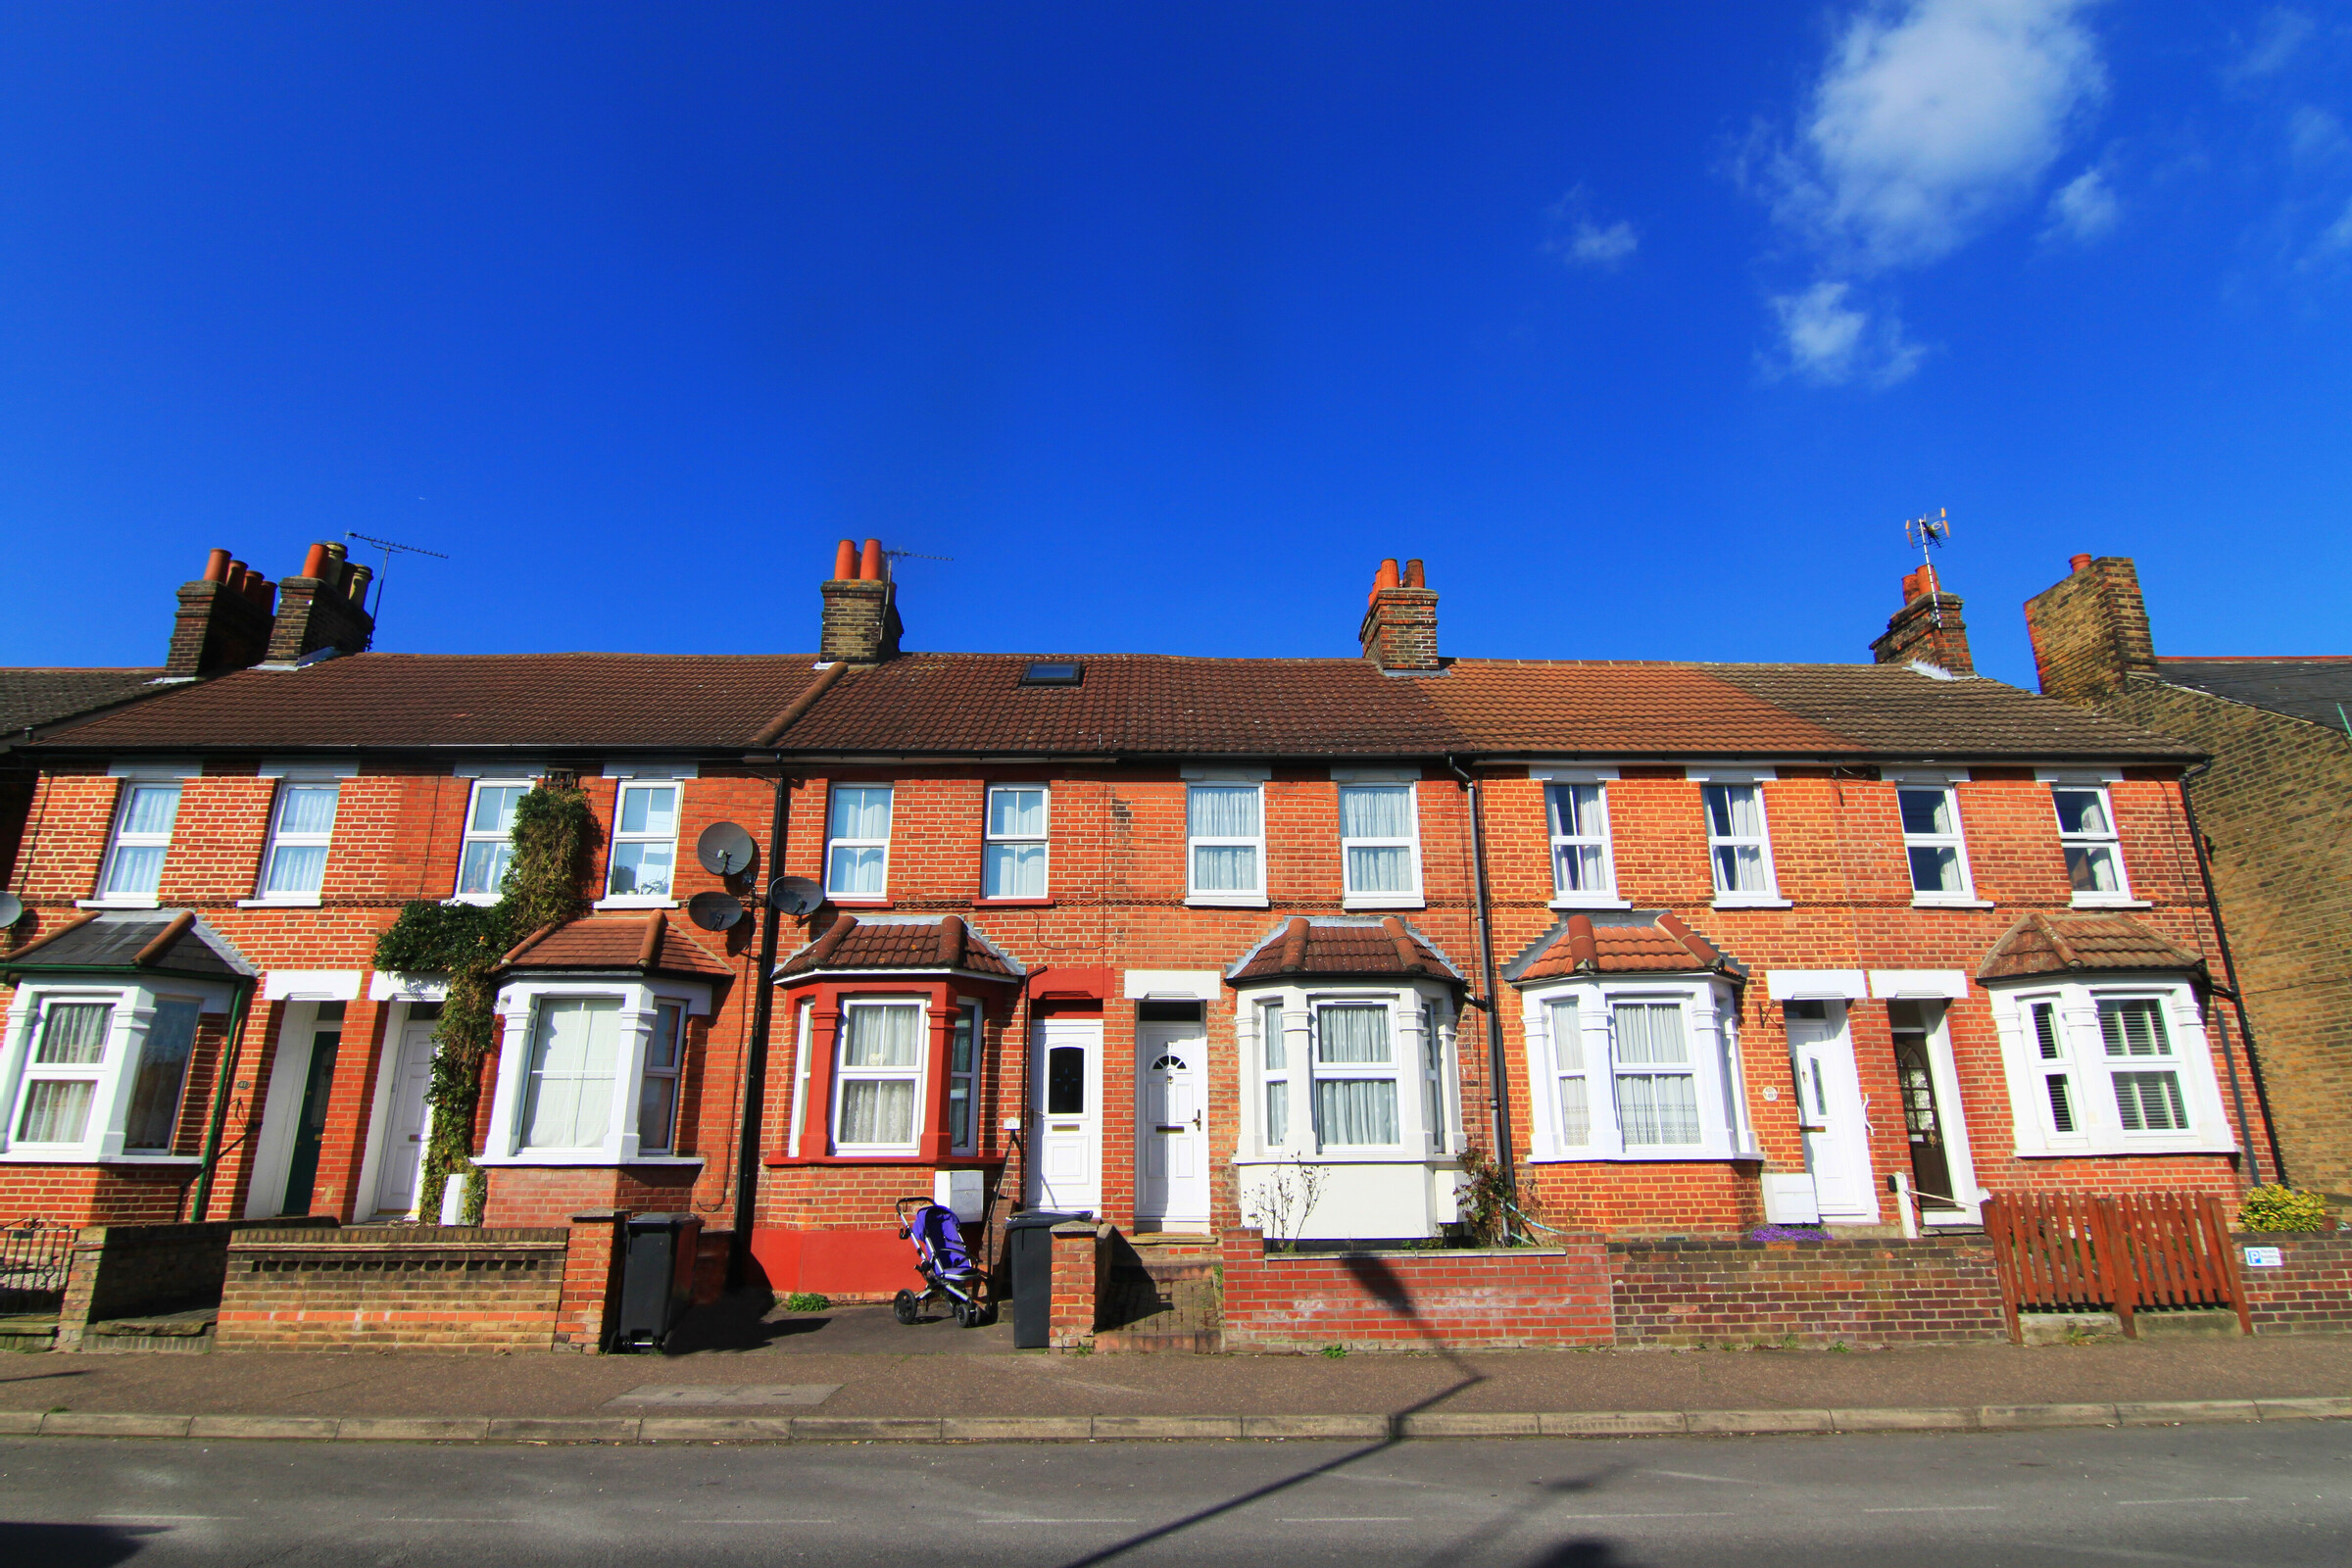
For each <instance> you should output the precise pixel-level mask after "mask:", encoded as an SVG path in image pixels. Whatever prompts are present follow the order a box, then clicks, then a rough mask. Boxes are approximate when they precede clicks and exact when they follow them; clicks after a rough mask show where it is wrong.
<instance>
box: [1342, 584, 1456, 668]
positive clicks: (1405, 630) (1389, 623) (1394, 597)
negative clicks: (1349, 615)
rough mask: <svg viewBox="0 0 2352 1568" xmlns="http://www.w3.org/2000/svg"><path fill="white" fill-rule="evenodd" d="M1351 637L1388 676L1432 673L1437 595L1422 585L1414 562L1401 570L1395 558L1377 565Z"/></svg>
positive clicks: (1435, 660)
mask: <svg viewBox="0 0 2352 1568" xmlns="http://www.w3.org/2000/svg"><path fill="white" fill-rule="evenodd" d="M1356 637H1357V640H1358V641H1359V642H1361V643H1362V644H1363V649H1364V657H1365V658H1366V659H1369V660H1370V661H1372V662H1374V663H1375V664H1378V665H1379V666H1380V667H1381V668H1382V669H1383V670H1386V671H1388V672H1390V673H1393V674H1414V675H1418V674H1434V673H1436V672H1437V671H1438V670H1440V669H1442V668H1444V667H1445V666H1444V665H1443V664H1442V663H1441V662H1439V660H1438V596H1437V595H1436V594H1434V593H1432V592H1430V590H1429V587H1428V585H1427V584H1426V583H1425V582H1424V581H1423V574H1422V566H1421V563H1420V562H1418V561H1408V562H1406V563H1405V564H1404V567H1403V569H1402V570H1401V571H1399V570H1398V569H1397V563H1396V561H1395V560H1394V559H1391V560H1388V561H1384V562H1382V563H1381V564H1380V570H1379V571H1378V572H1376V573H1375V574H1374V575H1373V578H1372V592H1371V595H1370V597H1369V600H1368V602H1367V603H1366V605H1365V607H1364V620H1363V624H1362V625H1361V626H1360V627H1358V628H1357V630H1356Z"/></svg>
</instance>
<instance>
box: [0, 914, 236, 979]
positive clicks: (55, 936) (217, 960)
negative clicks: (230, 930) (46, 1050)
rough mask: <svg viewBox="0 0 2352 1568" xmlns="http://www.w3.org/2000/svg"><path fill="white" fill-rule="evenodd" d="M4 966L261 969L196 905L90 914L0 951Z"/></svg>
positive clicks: (224, 975) (180, 971) (196, 972)
mask: <svg viewBox="0 0 2352 1568" xmlns="http://www.w3.org/2000/svg"><path fill="white" fill-rule="evenodd" d="M0 968H6V969H19V968H23V969H31V970H36V971H38V970H51V969H115V970H123V971H137V970H149V971H153V972H155V973H158V974H176V975H192V976H196V977H198V978H203V979H219V980H229V979H235V978H238V977H244V978H248V979H250V978H251V977H252V976H254V975H255V974H258V973H259V972H260V971H259V970H257V969H255V968H254V966H253V965H252V964H251V963H249V962H247V961H246V958H245V956H244V955H243V954H241V953H239V952H238V951H237V949H236V944H234V943H232V942H230V941H229V940H228V938H226V937H224V936H222V935H221V933H220V932H218V931H216V930H214V929H213V928H212V927H211V926H210V925H208V924H206V923H205V922H204V921H203V920H201V919H199V918H198V917H197V914H196V911H195V910H193V909H112V910H107V911H104V912H102V913H95V914H87V915H84V916H82V917H81V918H80V919H77V920H73V921H69V922H68V923H66V924H65V925H61V926H59V927H58V928H57V929H56V930H55V931H52V932H50V933H49V934H48V935H47V936H45V937H39V938H36V939H34V940H33V941H31V942H27V943H26V944H25V946H23V947H21V948H19V949H18V950H17V951H16V952H14V953H11V954H9V955H7V956H0Z"/></svg>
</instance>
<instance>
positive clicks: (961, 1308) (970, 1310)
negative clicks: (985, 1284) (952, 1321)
mask: <svg viewBox="0 0 2352 1568" xmlns="http://www.w3.org/2000/svg"><path fill="white" fill-rule="evenodd" d="M979 1325H980V1303H979V1302H977V1301H957V1302H956V1327H957V1328H959V1329H969V1328H977V1327H979Z"/></svg>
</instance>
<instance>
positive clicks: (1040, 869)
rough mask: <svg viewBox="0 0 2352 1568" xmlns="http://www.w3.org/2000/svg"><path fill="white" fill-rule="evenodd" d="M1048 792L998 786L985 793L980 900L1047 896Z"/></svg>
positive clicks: (1037, 788) (1026, 786)
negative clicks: (986, 800) (985, 833)
mask: <svg viewBox="0 0 2352 1568" xmlns="http://www.w3.org/2000/svg"><path fill="white" fill-rule="evenodd" d="M1046 845H1047V838H1046V789H1045V786H1044V785H1042V784H1018V785H1015V784H1000V785H996V786H993V787H991V788H990V790H989V792H988V833H987V843H986V845H985V846H984V847H983V849H982V852H981V853H982V859H981V866H980V896H981V897H982V898H984V899H1042V898H1044V897H1045V896H1046Z"/></svg>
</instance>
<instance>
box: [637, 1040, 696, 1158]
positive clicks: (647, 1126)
mask: <svg viewBox="0 0 2352 1568" xmlns="http://www.w3.org/2000/svg"><path fill="white" fill-rule="evenodd" d="M685 1063H686V1005H685V1004H684V1003H681V1002H662V1003H657V1004H656V1005H655V1006H654V1034H653V1038H652V1039H651V1040H649V1041H647V1042H646V1047H645V1076H644V1080H643V1083H642V1085H641V1087H640V1088H639V1089H638V1091H637V1152H639V1153H641V1154H666V1153H669V1152H672V1151H673V1149H674V1148H675V1146H676V1143H677V1136H678V1079H679V1077H680V1076H681V1074H682V1073H683V1071H684V1068H685Z"/></svg>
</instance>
